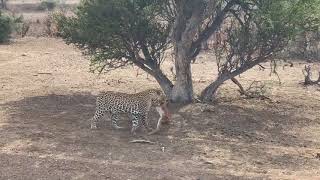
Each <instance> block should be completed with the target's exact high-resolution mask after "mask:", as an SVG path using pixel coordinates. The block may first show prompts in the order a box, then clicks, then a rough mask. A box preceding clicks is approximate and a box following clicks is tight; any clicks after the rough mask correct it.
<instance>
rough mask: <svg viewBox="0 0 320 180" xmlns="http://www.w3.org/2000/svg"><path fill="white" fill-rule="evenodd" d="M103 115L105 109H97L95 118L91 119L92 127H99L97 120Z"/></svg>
mask: <svg viewBox="0 0 320 180" xmlns="http://www.w3.org/2000/svg"><path fill="white" fill-rule="evenodd" d="M103 115H104V111H103V110H101V109H97V110H96V112H95V113H94V116H93V118H92V119H91V129H97V122H98V120H99V119H100V118H101V117H102V116H103Z"/></svg>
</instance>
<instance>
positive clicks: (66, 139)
mask: <svg viewBox="0 0 320 180" xmlns="http://www.w3.org/2000/svg"><path fill="white" fill-rule="evenodd" d="M171 66H172V65H171V63H170V60H168V61H167V62H166V63H165V64H164V68H165V70H166V72H167V73H168V74H170V72H169V69H170V67H171ZM303 66H304V65H303V64H300V63H294V67H292V68H289V67H286V69H285V70H283V69H282V68H279V70H278V71H279V74H280V77H281V79H282V82H283V83H282V84H281V85H279V84H278V80H277V77H276V76H269V71H268V70H265V71H259V69H258V68H255V69H253V70H250V71H249V72H247V73H245V74H244V75H243V76H241V77H239V78H238V79H239V80H240V81H241V82H242V83H243V84H244V85H245V86H248V85H249V84H250V83H251V82H252V81H253V80H261V81H263V82H265V83H266V84H267V86H268V87H269V97H270V98H271V101H269V100H264V101H262V100H257V99H250V100H246V99H243V98H240V97H239V95H238V93H237V88H236V87H235V85H233V84H232V83H230V82H228V83H226V84H225V85H224V86H223V87H222V89H221V91H220V94H219V97H220V98H219V101H220V103H218V104H217V105H202V104H191V105H188V106H185V107H180V108H176V107H171V111H172V112H173V116H172V122H171V123H170V124H169V125H164V126H163V128H162V129H161V130H160V132H159V133H157V134H155V135H150V136H147V135H146V134H145V133H144V132H143V131H141V132H140V133H139V135H140V136H144V137H145V138H148V139H149V140H150V141H153V142H156V143H155V144H139V143H130V141H131V140H133V139H134V138H133V137H132V136H131V135H130V133H129V129H126V130H113V129H112V128H111V127H110V121H109V119H108V117H106V121H105V122H101V123H100V128H99V129H98V130H95V131H92V130H90V129H89V121H88V120H89V119H90V118H91V117H92V116H93V114H94V108H95V95H96V94H97V93H98V92H99V91H103V90H114V91H121V92H130V93H133V92H137V91H141V90H144V89H147V88H151V87H158V85H157V84H156V83H155V81H154V80H153V79H152V78H151V77H147V75H146V74H145V73H143V72H142V71H141V70H140V71H139V72H138V74H141V75H139V76H138V77H136V75H137V68H134V67H128V68H125V69H121V70H117V71H114V72H111V73H109V74H103V75H100V76H98V75H96V74H92V73H89V72H88V71H89V61H88V59H87V58H86V57H84V56H82V55H81V53H80V52H79V51H78V50H76V49H74V48H73V47H72V46H67V45H65V44H64V43H63V42H62V41H61V40H58V39H49V38H24V39H19V40H16V42H14V43H11V44H9V45H0V70H1V74H0V89H1V90H0V132H1V133H0V179H193V180H195V179H201V180H203V179H318V178H320V169H319V167H320V159H319V158H318V157H317V154H318V153H320V139H319V137H320V115H319V110H320V104H319V101H320V88H319V87H316V86H315V87H308V88H304V87H303V86H301V85H299V82H300V81H302V80H303V75H302V73H301V69H302V68H303ZM315 66H317V64H315ZM192 68H193V71H194V72H195V73H194V77H193V79H194V83H195V90H196V92H197V93H199V91H200V90H201V89H202V88H203V87H204V86H205V85H207V84H208V83H210V80H212V79H213V78H214V77H215V74H214V72H215V70H214V69H215V68H216V66H215V63H214V62H212V61H211V59H210V56H209V55H202V56H201V57H199V58H198V60H197V63H195V64H193V67H192ZM151 119H152V121H153V124H155V123H156V120H157V119H158V115H157V114H156V113H155V112H154V113H153V115H152V116H151ZM122 123H123V124H124V125H125V126H129V123H128V120H127V118H126V117H123V120H122Z"/></svg>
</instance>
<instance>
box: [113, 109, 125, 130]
mask: <svg viewBox="0 0 320 180" xmlns="http://www.w3.org/2000/svg"><path fill="white" fill-rule="evenodd" d="M118 120H119V113H118V112H112V113H111V123H112V127H114V128H115V129H123V127H121V126H119V125H118Z"/></svg>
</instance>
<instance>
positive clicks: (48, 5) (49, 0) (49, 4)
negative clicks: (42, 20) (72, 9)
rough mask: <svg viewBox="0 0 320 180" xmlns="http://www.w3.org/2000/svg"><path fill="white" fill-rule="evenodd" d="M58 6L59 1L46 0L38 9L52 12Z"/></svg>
mask: <svg viewBox="0 0 320 180" xmlns="http://www.w3.org/2000/svg"><path fill="white" fill-rule="evenodd" d="M56 6H57V1H55V0H45V1H42V2H41V3H40V5H39V7H38V9H39V10H49V11H52V10H53V9H54V8H55V7H56Z"/></svg>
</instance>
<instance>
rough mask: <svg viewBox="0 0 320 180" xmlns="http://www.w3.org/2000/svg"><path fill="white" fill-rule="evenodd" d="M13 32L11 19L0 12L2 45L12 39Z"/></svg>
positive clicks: (0, 40)
mask: <svg viewBox="0 0 320 180" xmlns="http://www.w3.org/2000/svg"><path fill="white" fill-rule="evenodd" d="M11 32H12V25H11V18H10V17H9V16H6V15H4V14H3V13H2V12H1V11H0V43H3V42H5V41H7V40H8V39H9V38H10V34H11Z"/></svg>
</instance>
